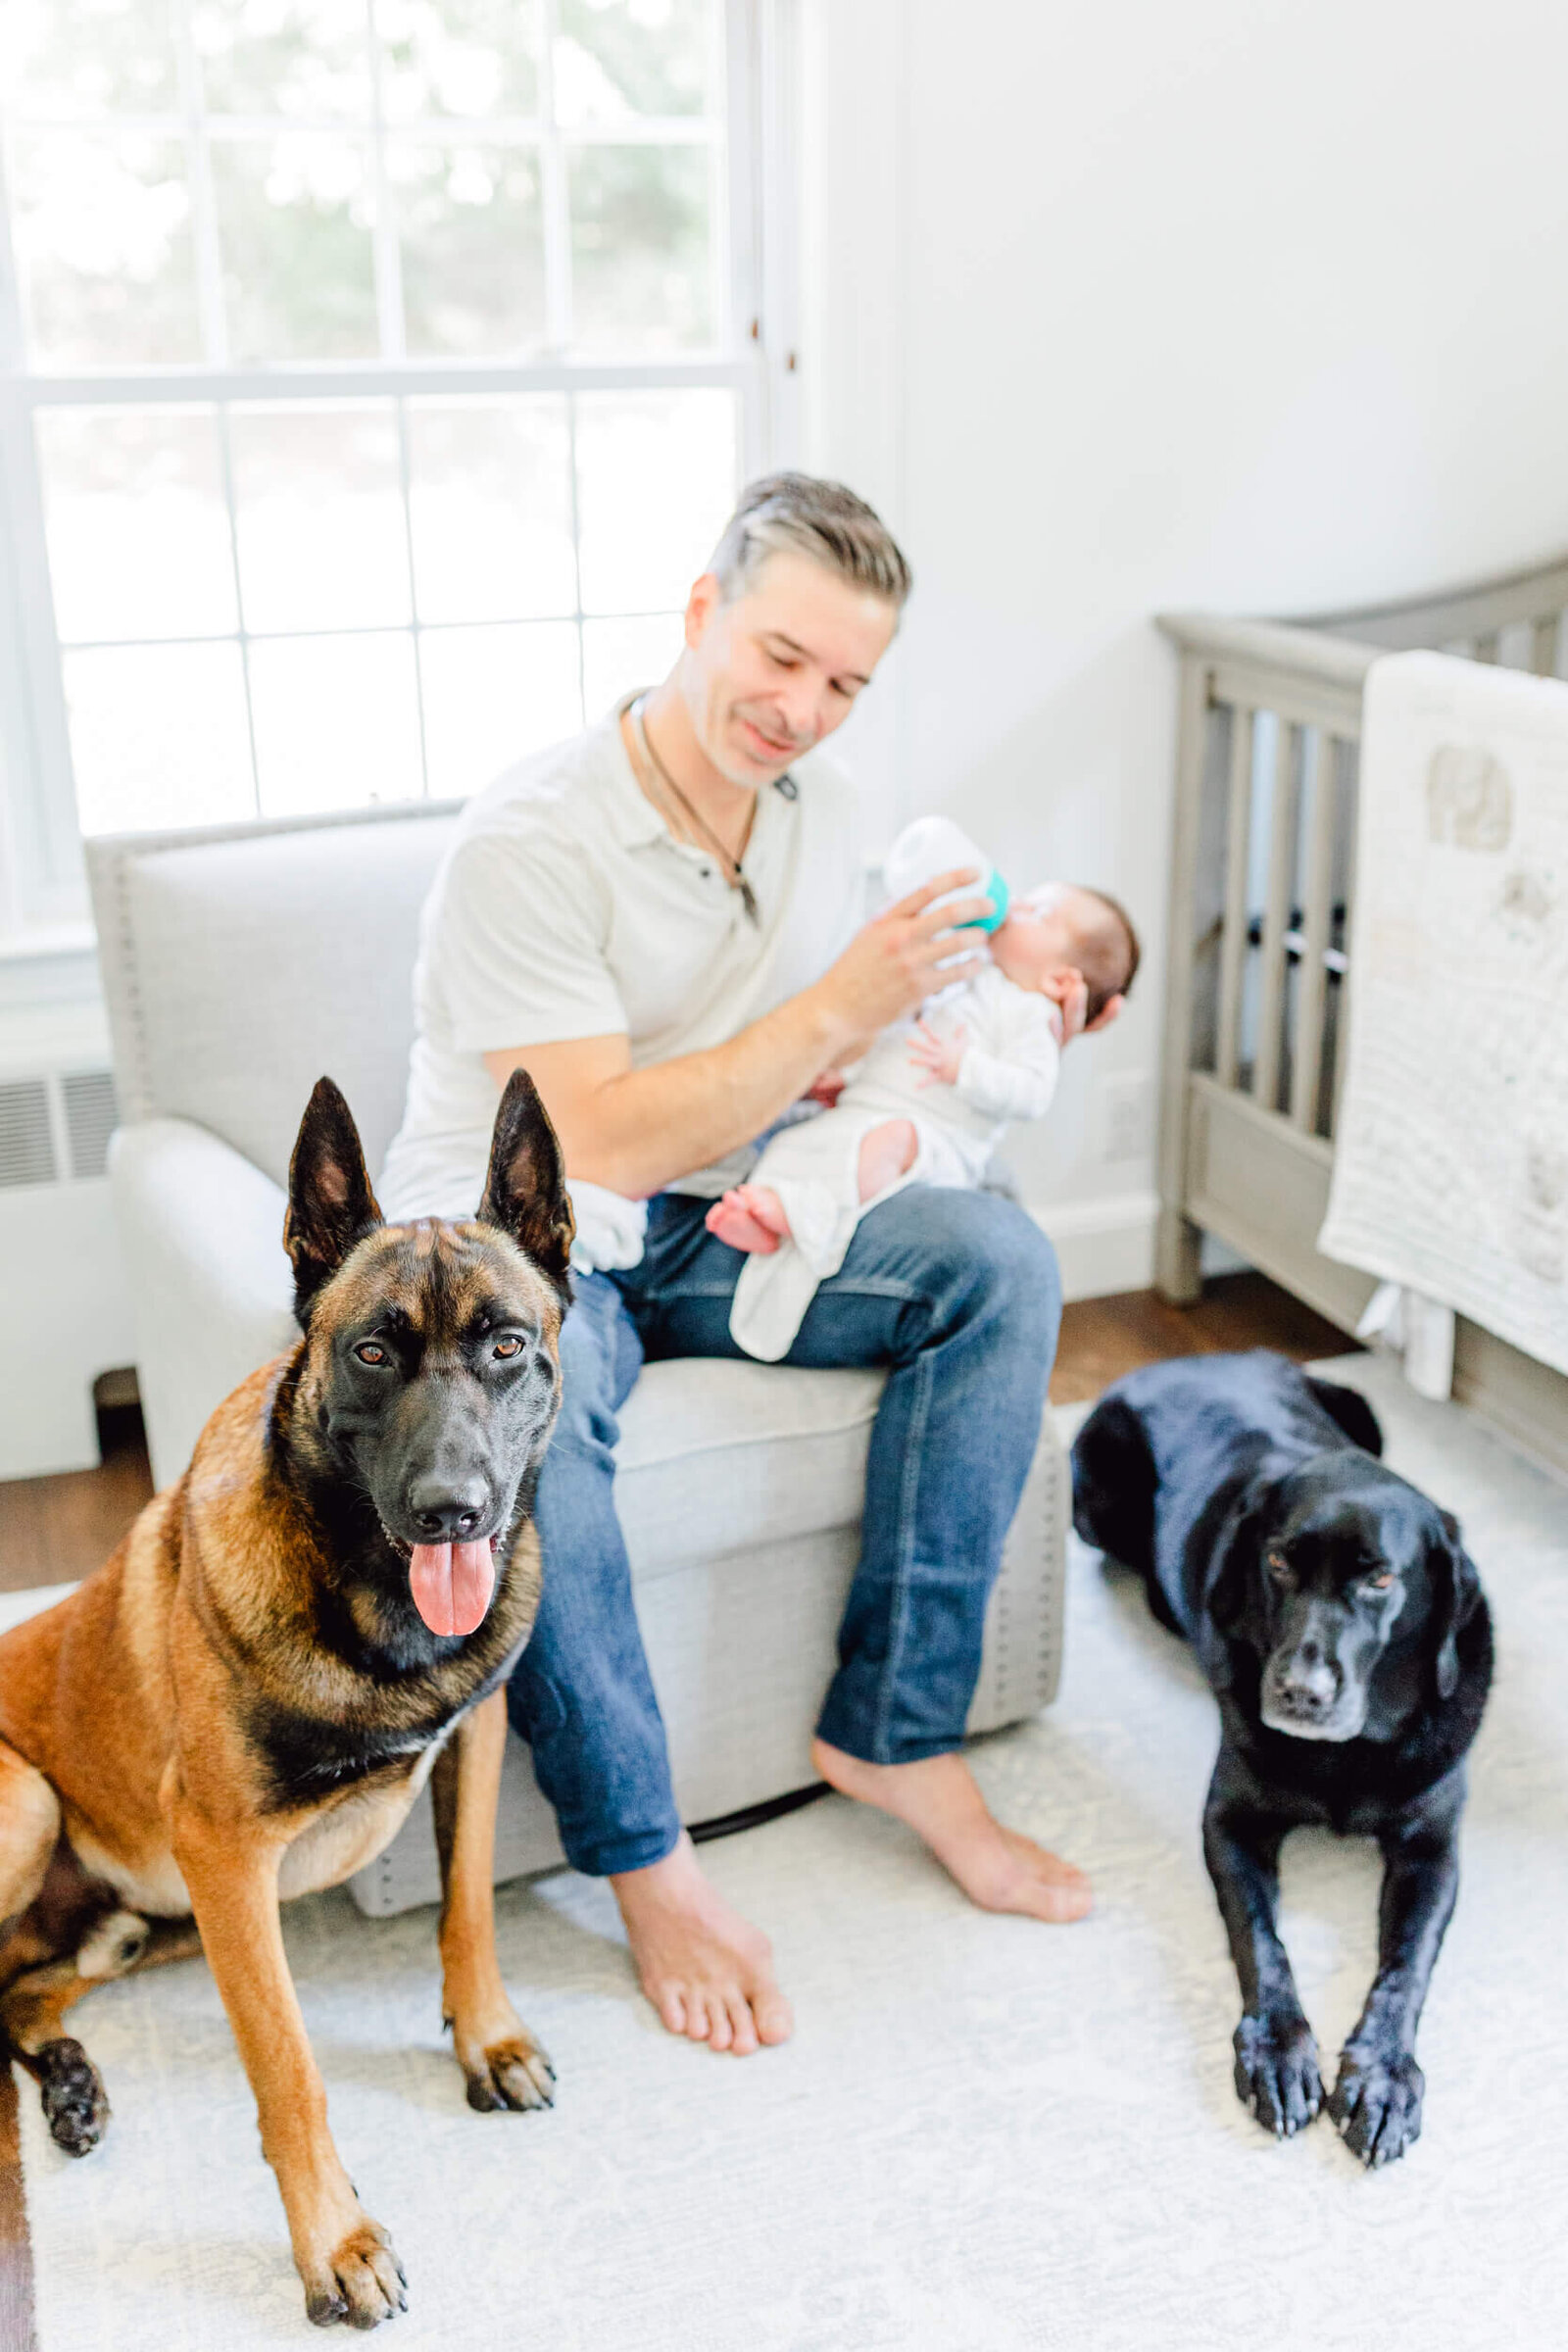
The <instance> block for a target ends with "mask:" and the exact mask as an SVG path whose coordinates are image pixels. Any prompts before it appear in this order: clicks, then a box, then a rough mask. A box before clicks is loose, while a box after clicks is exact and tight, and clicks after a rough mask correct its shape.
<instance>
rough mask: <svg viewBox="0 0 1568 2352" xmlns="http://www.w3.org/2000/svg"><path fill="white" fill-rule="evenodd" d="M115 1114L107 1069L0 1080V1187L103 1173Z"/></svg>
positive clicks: (7, 1188) (8, 1189)
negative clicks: (2, 1081)
mask: <svg viewBox="0 0 1568 2352" xmlns="http://www.w3.org/2000/svg"><path fill="white" fill-rule="evenodd" d="M119 1115H120V1114H119V1110H118V1108H117V1106H116V1103H115V1082H114V1079H113V1077H112V1076H111V1075H110V1073H109V1071H108V1070H68V1071H65V1072H60V1071H54V1070H51V1071H49V1072H47V1073H46V1074H45V1075H44V1076H42V1077H39V1078H13V1079H9V1080H7V1081H5V1082H4V1083H3V1084H0V1192H12V1191H15V1190H17V1189H18V1188H19V1187H20V1186H23V1185H31V1184H64V1183H67V1182H70V1181H75V1182H80V1181H81V1180H83V1179H84V1178H87V1177H92V1176H102V1175H104V1174H106V1173H107V1171H108V1167H109V1138H110V1136H111V1135H112V1134H113V1133H114V1130H115V1123H116V1120H117V1119H118V1117H119Z"/></svg>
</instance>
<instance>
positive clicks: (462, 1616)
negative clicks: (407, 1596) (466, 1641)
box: [409, 1540, 496, 1634]
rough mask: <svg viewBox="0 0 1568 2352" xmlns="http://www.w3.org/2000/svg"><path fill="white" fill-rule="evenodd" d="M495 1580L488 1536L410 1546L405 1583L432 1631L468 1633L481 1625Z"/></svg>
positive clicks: (436, 1632) (493, 1560) (493, 1561)
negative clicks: (468, 1541) (473, 1540)
mask: <svg viewBox="0 0 1568 2352" xmlns="http://www.w3.org/2000/svg"><path fill="white" fill-rule="evenodd" d="M495 1582H496V1563H495V1558H494V1555H493V1553H492V1552H491V1549H490V1544H489V1542H488V1540H485V1541H484V1542H482V1543H478V1544H416V1545H415V1546H414V1561H413V1564H412V1566H411V1567H410V1569H409V1583H410V1585H411V1587H412V1588H413V1591H414V1605H415V1607H416V1608H417V1610H418V1612H419V1615H420V1616H421V1617H422V1618H423V1619H424V1622H425V1624H426V1625H427V1626H428V1627H429V1628H430V1631H431V1633H432V1634H471V1633H472V1632H473V1631H474V1628H475V1627H476V1626H480V1625H482V1624H483V1623H484V1613H485V1611H486V1609H487V1608H488V1607H489V1606H490V1595H491V1593H493V1592H494V1590H495Z"/></svg>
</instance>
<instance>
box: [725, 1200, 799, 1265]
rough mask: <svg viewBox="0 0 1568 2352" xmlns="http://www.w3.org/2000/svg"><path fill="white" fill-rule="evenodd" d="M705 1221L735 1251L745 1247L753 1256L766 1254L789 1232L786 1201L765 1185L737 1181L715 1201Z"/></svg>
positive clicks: (786, 1236) (786, 1239)
mask: <svg viewBox="0 0 1568 2352" xmlns="http://www.w3.org/2000/svg"><path fill="white" fill-rule="evenodd" d="M705 1222H706V1223H707V1226H708V1230H709V1232H710V1233H712V1234H716V1235H717V1237H718V1239H719V1240H720V1241H721V1242H728V1244H729V1246H730V1248H731V1249H732V1250H747V1251H748V1252H749V1253H750V1254H751V1255H752V1256H754V1257H755V1256H759V1255H760V1256H763V1257H765V1256H767V1255H768V1253H769V1252H770V1251H771V1250H776V1249H777V1248H778V1246H779V1244H780V1242H785V1241H788V1239H789V1233H790V1221H789V1219H788V1217H787V1216H786V1215H785V1214H784V1203H783V1201H780V1199H779V1197H778V1195H777V1193H775V1192H772V1191H770V1189H769V1188H768V1186H766V1185H765V1184H738V1185H737V1186H736V1187H735V1190H734V1191H733V1192H731V1193H726V1194H725V1195H724V1198H723V1199H722V1200H721V1201H714V1202H713V1205H712V1207H711V1209H710V1210H709V1212H708V1216H707V1218H706V1220H705Z"/></svg>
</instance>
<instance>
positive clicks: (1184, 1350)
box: [1051, 1274, 1357, 1404]
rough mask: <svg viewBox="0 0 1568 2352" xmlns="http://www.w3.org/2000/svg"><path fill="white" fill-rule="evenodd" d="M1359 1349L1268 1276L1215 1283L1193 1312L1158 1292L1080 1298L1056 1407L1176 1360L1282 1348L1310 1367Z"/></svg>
mask: <svg viewBox="0 0 1568 2352" xmlns="http://www.w3.org/2000/svg"><path fill="white" fill-rule="evenodd" d="M1356 1346H1357V1343H1356V1342H1355V1341H1354V1340H1353V1339H1351V1338H1350V1337H1349V1335H1348V1333H1346V1332H1343V1331H1341V1329H1340V1327H1339V1325H1338V1324H1337V1323H1329V1322H1326V1321H1325V1320H1324V1318H1323V1316H1321V1315H1318V1314H1314V1313H1313V1311H1312V1309H1311V1308H1310V1307H1309V1306H1303V1305H1302V1303H1301V1301H1300V1299H1293V1298H1292V1297H1291V1294H1290V1293H1289V1291H1282V1290H1281V1289H1280V1287H1279V1285H1278V1284H1277V1283H1273V1282H1270V1281H1269V1279H1268V1277H1267V1275H1266V1274H1223V1275H1219V1276H1216V1277H1215V1278H1213V1279H1212V1280H1210V1281H1209V1282H1207V1283H1205V1284H1204V1286H1203V1296H1202V1298H1201V1299H1199V1301H1198V1303H1197V1304H1196V1305H1195V1306H1168V1305H1167V1304H1166V1302H1165V1300H1164V1299H1161V1298H1160V1297H1159V1296H1158V1294H1157V1292H1154V1291H1126V1292H1124V1293H1123V1294H1122V1295H1121V1296H1120V1297H1119V1298H1116V1299H1079V1300H1078V1302H1077V1303H1076V1304H1075V1305H1073V1306H1069V1307H1067V1308H1065V1309H1064V1311H1063V1313H1062V1318H1061V1340H1060V1344H1059V1346H1058V1347H1057V1349H1056V1368H1055V1370H1054V1373H1053V1375H1052V1380H1051V1401H1052V1403H1053V1404H1078V1403H1082V1402H1084V1401H1086V1400H1088V1399H1090V1398H1093V1397H1098V1396H1099V1395H1100V1393H1101V1391H1102V1390H1103V1389H1105V1388H1108V1387H1109V1386H1110V1383H1111V1382H1112V1381H1113V1380H1120V1378H1121V1376H1122V1374H1123V1373H1124V1372H1134V1371H1136V1370H1137V1368H1138V1366H1139V1365H1140V1364H1154V1363H1160V1362H1162V1361H1163V1360H1164V1359H1165V1358H1166V1357H1167V1356H1172V1355H1226V1354H1228V1353H1230V1352H1231V1351H1232V1350H1233V1349H1236V1348H1278V1349H1279V1351H1280V1353H1281V1354H1282V1355H1288V1356H1291V1357H1292V1358H1293V1359H1294V1360H1295V1361H1296V1362H1297V1363H1299V1364H1304V1363H1310V1362H1311V1361H1312V1359H1313V1358H1314V1357H1315V1356H1322V1355H1346V1354H1348V1353H1350V1352H1351V1351H1353V1350H1354V1349H1355V1348H1356Z"/></svg>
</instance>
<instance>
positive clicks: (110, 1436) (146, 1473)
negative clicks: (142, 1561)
mask: <svg viewBox="0 0 1568 2352" xmlns="http://www.w3.org/2000/svg"><path fill="white" fill-rule="evenodd" d="M98 1436H99V1443H100V1445H101V1446H102V1448H103V1461H102V1462H101V1464H100V1465H99V1467H98V1468H97V1469H96V1470H72V1471H68V1472H67V1474H66V1475H65V1476H64V1477H63V1478H11V1479H6V1480H4V1481H0V1593H18V1592H23V1591H25V1589H26V1587H27V1586H29V1585H63V1584H67V1583H69V1582H71V1581H72V1580H73V1579H74V1578H76V1577H79V1576H88V1575H90V1574H91V1572H92V1571H93V1569H94V1568H97V1567H100V1566H101V1565H102V1564H103V1562H104V1561H105V1560H107V1559H108V1557H109V1554H110V1553H111V1552H112V1551H113V1550H114V1548H115V1545H116V1544H118V1543H119V1542H120V1539H121V1537H122V1536H123V1534H124V1532H125V1530H126V1528H127V1527H128V1526H129V1525H130V1523H131V1521H132V1520H133V1519H134V1518H135V1516H136V1513H137V1512H138V1511H139V1510H140V1509H141V1506H142V1504H143V1503H144V1502H145V1501H146V1500H147V1498H148V1496H149V1495H151V1494H152V1491H153V1479H152V1472H151V1471H150V1470H149V1469H148V1467H147V1447H146V1444H145V1442H144V1440H143V1438H142V1429H141V1413H140V1411H139V1409H138V1408H137V1407H136V1406H135V1405H133V1404H123V1405H115V1406H113V1407H112V1408H111V1409H110V1410H108V1411H101V1412H100V1413H99V1415H98Z"/></svg>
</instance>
